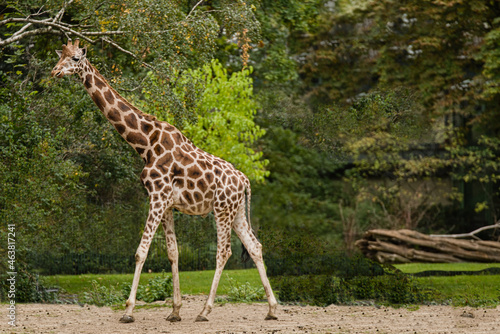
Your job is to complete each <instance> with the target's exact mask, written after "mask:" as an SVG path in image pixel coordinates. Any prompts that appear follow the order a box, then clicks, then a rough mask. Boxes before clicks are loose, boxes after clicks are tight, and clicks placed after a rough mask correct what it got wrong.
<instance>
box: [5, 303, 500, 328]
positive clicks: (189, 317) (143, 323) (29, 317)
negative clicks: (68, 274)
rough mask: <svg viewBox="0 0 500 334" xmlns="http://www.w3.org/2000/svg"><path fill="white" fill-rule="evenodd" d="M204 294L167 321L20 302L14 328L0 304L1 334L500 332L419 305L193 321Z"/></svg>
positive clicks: (222, 308) (472, 312)
mask: <svg viewBox="0 0 500 334" xmlns="http://www.w3.org/2000/svg"><path fill="white" fill-rule="evenodd" d="M204 300H205V297H203V296H183V307H182V309H181V317H182V321H181V322H178V323H169V322H167V321H166V320H165V318H166V317H167V315H168V314H169V313H170V310H171V309H170V308H167V307H157V308H150V309H146V308H142V309H136V311H135V313H134V316H135V319H136V320H135V322H134V323H130V324H122V323H119V322H118V319H119V318H120V317H121V314H122V312H123V311H113V310H112V309H110V308H109V307H96V306H88V305H85V306H83V307H82V306H79V305H53V304H18V305H17V314H16V324H17V326H16V327H11V326H9V325H8V323H7V305H6V304H1V305H0V306H1V309H0V333H36V334H38V333H40V334H42V333H71V334H74V333H98V334H107V333H140V334H143V333H188V334H194V333H412V334H413V333H454V334H455V333H464V334H465V333H467V334H470V333H500V307H497V308H496V309H483V308H468V307H466V308H454V307H451V306H420V307H415V308H412V309H411V310H410V309H406V308H400V309H394V308H387V307H379V308H377V307H374V306H334V305H331V306H328V307H325V308H323V307H314V306H295V305H294V306H291V305H279V306H278V312H277V315H278V318H279V319H278V320H276V321H265V320H264V317H265V316H266V314H267V304H266V303H255V304H220V305H219V304H218V305H216V306H215V307H214V309H213V311H212V313H211V314H210V315H209V319H210V321H209V322H204V323H195V322H194V319H195V318H196V316H197V315H198V313H199V312H200V311H201V309H202V307H203V303H204Z"/></svg>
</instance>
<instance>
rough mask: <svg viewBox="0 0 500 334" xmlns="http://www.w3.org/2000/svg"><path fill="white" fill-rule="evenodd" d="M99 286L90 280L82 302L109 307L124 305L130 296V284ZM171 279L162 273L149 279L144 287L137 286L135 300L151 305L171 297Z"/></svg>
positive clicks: (96, 282)
mask: <svg viewBox="0 0 500 334" xmlns="http://www.w3.org/2000/svg"><path fill="white" fill-rule="evenodd" d="M120 285H121V284H119V283H118V284H116V286H115V285H110V286H109V287H107V286H105V285H101V284H100V283H99V282H98V281H96V280H92V283H91V287H89V288H86V291H84V292H83V296H82V301H83V302H84V303H87V304H93V305H97V306H111V305H117V304H122V303H124V302H125V301H126V300H127V298H128V296H129V295H130V289H131V288H132V285H131V284H125V285H123V286H122V287H121V288H120V287H119V286H120ZM172 291H173V287H172V277H171V276H169V275H166V274H164V273H162V274H161V275H159V276H156V277H153V278H150V279H149V280H148V283H147V284H146V285H141V284H139V287H138V288H137V296H136V299H137V300H142V301H144V302H146V303H152V302H154V301H157V300H165V299H166V298H168V297H171V296H172Z"/></svg>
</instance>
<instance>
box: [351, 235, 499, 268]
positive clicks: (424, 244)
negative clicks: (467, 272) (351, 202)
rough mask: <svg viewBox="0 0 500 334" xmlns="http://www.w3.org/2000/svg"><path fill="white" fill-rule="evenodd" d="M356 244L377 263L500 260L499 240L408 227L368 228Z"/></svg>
mask: <svg viewBox="0 0 500 334" xmlns="http://www.w3.org/2000/svg"><path fill="white" fill-rule="evenodd" d="M356 246H357V247H358V248H359V249H360V250H361V251H362V252H363V254H364V255H365V256H367V257H368V258H371V259H373V260H375V261H378V262H380V263H408V262H438V263H448V262H500V242H496V241H483V240H459V239H456V238H453V237H449V236H428V235H425V234H422V233H419V232H416V231H411V230H398V231H392V230H370V231H367V232H366V233H365V234H364V236H363V238H362V239H361V240H358V241H356Z"/></svg>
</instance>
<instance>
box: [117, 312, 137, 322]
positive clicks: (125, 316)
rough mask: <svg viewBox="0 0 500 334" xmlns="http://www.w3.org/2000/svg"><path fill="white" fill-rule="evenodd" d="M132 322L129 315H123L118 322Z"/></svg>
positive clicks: (131, 317)
mask: <svg viewBox="0 0 500 334" xmlns="http://www.w3.org/2000/svg"><path fill="white" fill-rule="evenodd" d="M134 321H135V319H134V317H133V316H131V315H126V314H124V315H123V317H121V318H120V322H123V323H129V322H134Z"/></svg>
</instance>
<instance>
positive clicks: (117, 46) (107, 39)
mask: <svg viewBox="0 0 500 334" xmlns="http://www.w3.org/2000/svg"><path fill="white" fill-rule="evenodd" d="M101 40H102V41H104V42H106V43H108V44H110V45H112V46H114V47H115V48H117V49H118V50H120V51H121V52H123V53H126V54H128V55H129V56H132V57H133V58H135V59H137V60H139V61H140V62H141V64H143V65H144V66H146V67H148V68H151V69H154V67H153V66H151V65H149V64H148V63H145V62H143V61H142V60H140V59H139V57H137V56H136V55H135V54H134V53H132V52H130V51H128V50H125V49H124V48H122V47H121V46H119V45H118V44H116V43H115V42H113V41H112V40H110V39H109V38H107V37H101Z"/></svg>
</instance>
